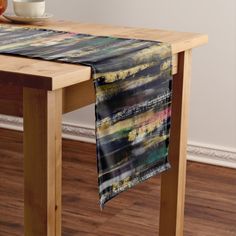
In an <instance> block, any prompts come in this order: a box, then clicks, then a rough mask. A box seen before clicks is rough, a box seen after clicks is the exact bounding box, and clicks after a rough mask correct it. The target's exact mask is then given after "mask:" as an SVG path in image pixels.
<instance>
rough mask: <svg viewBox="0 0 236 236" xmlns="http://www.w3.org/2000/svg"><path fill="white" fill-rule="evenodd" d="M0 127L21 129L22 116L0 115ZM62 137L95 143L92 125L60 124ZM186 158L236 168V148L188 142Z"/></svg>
mask: <svg viewBox="0 0 236 236" xmlns="http://www.w3.org/2000/svg"><path fill="white" fill-rule="evenodd" d="M0 128H6V129H12V130H18V131H23V120H22V118H18V117H12V116H6V115H0ZM62 137H63V138H65V139H71V140H76V141H83V142H89V143H95V142H96V141H95V129H94V127H89V126H83V125H78V124H74V123H69V122H63V124H62ZM188 160H190V161H195V162H201V163H207V164H212V165H218V166H224V167H229V168H236V150H234V149H229V148H225V147H218V146H213V145H206V144H200V143H194V142H189V143H188Z"/></svg>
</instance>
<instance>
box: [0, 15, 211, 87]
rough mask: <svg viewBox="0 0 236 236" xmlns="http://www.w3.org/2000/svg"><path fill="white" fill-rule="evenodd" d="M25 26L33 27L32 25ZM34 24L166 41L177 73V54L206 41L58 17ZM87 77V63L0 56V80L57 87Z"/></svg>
mask: <svg viewBox="0 0 236 236" xmlns="http://www.w3.org/2000/svg"><path fill="white" fill-rule="evenodd" d="M0 24H7V22H6V21H4V20H3V18H1V17H0ZM24 26H25V27H36V26H35V25H34V26H32V25H24ZM37 27H41V28H47V29H54V30H63V31H70V32H76V33H85V34H93V35H101V36H102V35H105V36H115V37H123V38H138V39H146V40H154V41H155V40H156V41H161V42H168V43H170V44H171V45H172V53H173V55H175V56H174V60H173V61H174V63H173V64H174V70H173V73H176V67H177V60H176V58H177V57H176V54H177V53H179V52H182V51H185V50H188V49H192V48H195V47H198V46H201V45H203V44H206V43H207V41H208V37H207V35H205V34H196V33H185V32H175V31H166V30H158V29H143V28H131V27H121V26H109V25H97V24H85V23H83V24H82V23H77V22H71V21H60V20H57V21H50V22H49V23H47V24H46V25H42V26H37ZM90 78H91V69H90V67H87V66H80V65H72V64H66V63H60V66H58V62H50V61H42V60H36V59H29V58H22V57H14V56H6V55H0V83H5V84H14V85H19V86H26V87H33V88H39V89H47V90H56V89H59V88H64V87H67V86H70V85H74V84H77V83H80V82H83V81H87V80H90Z"/></svg>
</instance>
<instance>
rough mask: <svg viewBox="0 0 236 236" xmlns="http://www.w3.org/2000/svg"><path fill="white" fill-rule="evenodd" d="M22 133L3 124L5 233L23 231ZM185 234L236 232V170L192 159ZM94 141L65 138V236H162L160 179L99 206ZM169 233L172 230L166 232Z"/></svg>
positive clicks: (0, 159) (226, 235)
mask: <svg viewBox="0 0 236 236" xmlns="http://www.w3.org/2000/svg"><path fill="white" fill-rule="evenodd" d="M22 166H23V155H22V134H21V133H18V132H13V131H7V130H3V129H0V168H1V170H0V236H22V235H23V169H22ZM187 171H188V172H187V196H186V198H187V199H186V211H185V215H186V217H185V233H184V235H185V236H236V170H233V169H227V168H220V167H214V166H210V165H203V164H197V163H193V162H190V163H188V170H187ZM96 177H97V176H96V158H95V146H94V145H92V144H87V143H79V142H74V141H68V140H64V141H63V236H104V235H106V236H157V235H158V233H157V232H158V217H159V216H158V215H159V200H160V178H159V176H156V177H154V178H152V179H151V180H149V181H147V182H145V183H144V184H140V185H138V186H137V187H135V188H134V189H132V190H130V191H128V192H125V193H122V194H121V195H120V196H119V197H117V198H115V199H114V200H113V201H111V202H109V203H108V204H107V205H106V207H105V210H104V211H103V212H101V211H100V209H99V206H98V204H97V203H98V196H97V179H96ZM161 236H167V235H161Z"/></svg>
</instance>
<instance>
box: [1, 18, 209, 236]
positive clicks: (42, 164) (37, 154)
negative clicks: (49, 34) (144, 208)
mask: <svg viewBox="0 0 236 236" xmlns="http://www.w3.org/2000/svg"><path fill="white" fill-rule="evenodd" d="M0 23H1V24H5V23H6V22H4V20H3V19H0ZM41 27H43V28H49V29H56V30H65V31H73V32H78V33H88V34H94V35H112V36H117V37H127V38H140V39H150V40H158V41H162V42H169V43H171V44H172V48H173V59H174V60H173V61H174V62H173V63H174V70H173V74H174V83H173V108H172V109H173V110H172V111H173V115H172V119H173V120H172V129H171V139H170V150H169V158H170V161H171V164H172V168H171V170H170V171H168V172H165V173H164V174H162V175H161V181H162V182H161V211H160V230H159V232H160V234H159V235H160V236H180V235H183V222H184V198H185V177H186V145H187V126H188V125H187V123H188V100H189V83H190V71H191V50H192V48H194V47H197V46H200V45H203V44H205V43H207V40H208V39H207V36H206V35H202V34H195V33H180V32H171V31H166V30H154V29H141V28H130V27H114V26H108V25H95V24H80V23H75V22H68V21H53V22H50V23H48V24H47V25H43V26H41ZM94 101H95V96H94V89H93V85H92V80H91V69H90V68H89V67H86V66H80V65H71V64H64V63H57V62H49V61H40V60H35V59H27V58H20V57H14V56H5V55H0V114H7V115H14V116H23V117H24V179H25V181H24V184H25V191H24V193H25V194H24V204H25V205H24V219H25V236H61V181H62V176H61V172H62V160H61V153H62V152H61V149H62V146H61V122H62V114H64V113H67V112H70V111H73V110H76V109H78V108H80V107H83V106H86V105H88V104H91V103H93V102H94ZM94 158H95V155H94ZM78 175H79V173H78Z"/></svg>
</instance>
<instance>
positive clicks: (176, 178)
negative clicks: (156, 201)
mask: <svg viewBox="0 0 236 236" xmlns="http://www.w3.org/2000/svg"><path fill="white" fill-rule="evenodd" d="M178 63H179V64H178V74H176V75H175V76H174V82H173V103H172V126H171V137H170V149H169V159H170V163H171V166H172V168H171V169H170V170H169V171H167V172H165V173H164V174H163V175H162V176H161V210H160V229H159V232H160V233H159V235H160V236H182V235H183V228H184V200H185V182H186V155H187V127H188V101H189V89H190V88H189V83H190V71H191V50H189V51H185V52H182V53H180V54H179V58H178Z"/></svg>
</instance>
